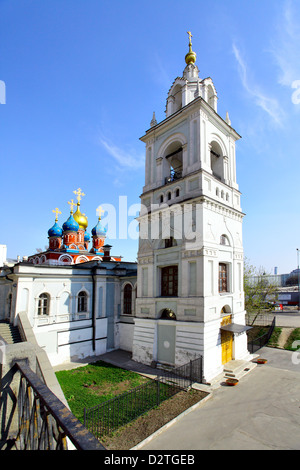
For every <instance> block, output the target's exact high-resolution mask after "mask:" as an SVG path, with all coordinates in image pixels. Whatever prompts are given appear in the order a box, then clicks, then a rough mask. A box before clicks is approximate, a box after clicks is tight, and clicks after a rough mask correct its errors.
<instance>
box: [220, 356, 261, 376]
mask: <svg viewBox="0 0 300 470" xmlns="http://www.w3.org/2000/svg"><path fill="white" fill-rule="evenodd" d="M254 367H256V363H255V362H250V361H242V360H232V361H229V362H227V364H225V365H224V377H225V379H238V380H239V379H240V378H241V377H243V376H244V375H246V374H247V373H248V372H250V371H251V370H252V369H254Z"/></svg>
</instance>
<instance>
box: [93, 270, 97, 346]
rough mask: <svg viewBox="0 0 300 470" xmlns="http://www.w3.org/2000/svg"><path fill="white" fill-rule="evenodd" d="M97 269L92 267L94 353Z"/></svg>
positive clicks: (94, 342)
mask: <svg viewBox="0 0 300 470" xmlns="http://www.w3.org/2000/svg"><path fill="white" fill-rule="evenodd" d="M96 269H97V266H93V267H92V279H93V298H92V345H93V351H95V350H96V277H95V275H96Z"/></svg>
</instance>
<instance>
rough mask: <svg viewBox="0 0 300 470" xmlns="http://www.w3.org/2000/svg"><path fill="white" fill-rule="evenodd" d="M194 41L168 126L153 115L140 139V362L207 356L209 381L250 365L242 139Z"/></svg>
mask: <svg viewBox="0 0 300 470" xmlns="http://www.w3.org/2000/svg"><path fill="white" fill-rule="evenodd" d="M188 35H189V51H188V53H187V54H186V56H185V62H186V66H185V69H184V70H183V74H182V76H181V77H177V78H176V79H175V80H174V82H173V84H172V86H171V88H170V90H169V92H168V95H167V100H166V109H165V113H166V117H165V119H164V120H163V121H161V122H159V123H157V121H156V118H155V115H154V116H153V118H152V121H151V123H150V128H149V129H148V130H147V131H146V133H145V135H144V136H143V137H141V140H142V141H143V142H144V143H145V147H146V148H145V152H146V164H145V185H144V187H143V191H142V194H141V212H140V216H139V224H140V240H139V251H138V287H137V301H136V318H135V329H134V338H133V359H135V360H138V361H140V362H144V363H148V364H150V363H152V362H153V361H154V362H159V363H164V364H170V365H176V366H177V365H181V364H184V363H186V362H188V361H189V360H190V359H195V358H197V357H199V356H202V357H203V361H204V376H205V379H206V380H210V379H211V378H212V377H214V376H215V375H217V374H218V373H220V372H221V371H222V370H223V366H224V363H225V362H224V361H225V359H224V358H225V357H226V362H228V361H229V360H231V359H242V358H247V357H248V356H249V353H248V351H247V337H246V333H245V331H246V327H245V311H244V293H243V244H242V220H243V216H244V214H243V213H242V210H241V205H240V199H241V194H240V192H239V188H238V184H237V181H236V153H235V143H236V141H237V140H238V139H239V138H240V135H239V134H238V133H237V132H236V131H235V129H234V128H233V127H232V126H231V123H230V120H229V116H228V113H227V115H226V118H225V119H223V118H222V117H221V116H220V115H219V114H218V112H217V101H218V97H217V92H216V89H215V86H214V84H213V81H212V79H211V78H204V79H202V78H200V77H199V69H198V67H197V65H196V53H195V52H193V50H192V40H191V38H192V34H191V33H190V32H188ZM224 317H226V319H227V320H226V329H227V333H228V334H227V335H225V334H224V333H222V332H223V331H224V328H225V326H224V321H223V319H224ZM228 324H230V325H231V327H228ZM230 328H231V331H229V332H228V330H229V329H230ZM237 331H238V334H237V333H236V332H237ZM229 336H230V341H227V340H226V342H227V343H228V344H230V351H228V352H227V354H226V355H225V354H224V348H225V347H226V348H227V349H228V344H227V345H225V339H224V338H225V337H226V338H227V339H228V337H229Z"/></svg>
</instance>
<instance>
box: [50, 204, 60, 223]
mask: <svg viewBox="0 0 300 470" xmlns="http://www.w3.org/2000/svg"><path fill="white" fill-rule="evenodd" d="M52 212H54V214H55V222H57V221H58V214H61V212H60V210H59V209H58V207H56V208H55V209H53V210H52Z"/></svg>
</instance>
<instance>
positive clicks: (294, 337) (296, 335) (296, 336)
mask: <svg viewBox="0 0 300 470" xmlns="http://www.w3.org/2000/svg"><path fill="white" fill-rule="evenodd" d="M294 341H298V343H296V344H295V345H294V347H293V343H294ZM295 346H296V347H295ZM299 346H300V328H295V329H294V331H293V332H292V334H291V335H290V336H289V338H288V340H287V342H286V343H285V345H284V349H288V350H289V351H297V350H298V349H299Z"/></svg>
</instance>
